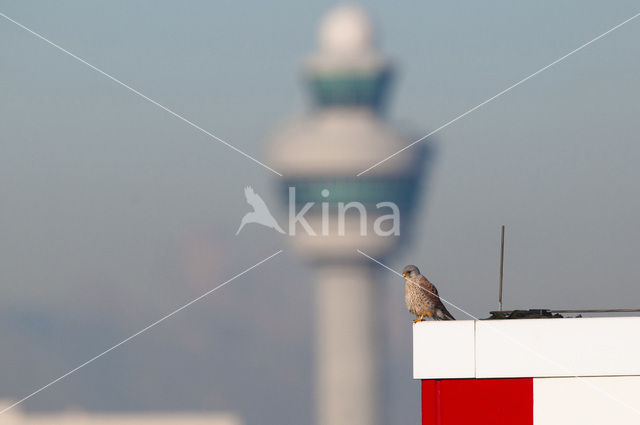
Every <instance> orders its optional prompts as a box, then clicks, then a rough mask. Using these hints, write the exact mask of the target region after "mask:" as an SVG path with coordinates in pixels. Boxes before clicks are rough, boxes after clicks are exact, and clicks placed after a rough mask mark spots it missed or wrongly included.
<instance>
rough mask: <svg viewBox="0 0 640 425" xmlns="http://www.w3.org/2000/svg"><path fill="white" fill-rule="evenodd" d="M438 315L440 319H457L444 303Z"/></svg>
mask: <svg viewBox="0 0 640 425" xmlns="http://www.w3.org/2000/svg"><path fill="white" fill-rule="evenodd" d="M436 317H437V318H438V320H456V319H455V317H453V315H452V314H451V313H449V310H447V308H446V307H445V306H444V305H440V307H439V308H438V311H437V313H436Z"/></svg>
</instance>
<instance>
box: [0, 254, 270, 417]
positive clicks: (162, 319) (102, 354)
mask: <svg viewBox="0 0 640 425" xmlns="http://www.w3.org/2000/svg"><path fill="white" fill-rule="evenodd" d="M281 252H282V250H279V251H278V252H276V253H275V254H271V255H270V256H268V257H267V258H265V259H264V260H261V261H259V262H257V263H256V264H254V265H253V266H251V267H249V268H248V269H245V270H244V271H242V272H240V273H238V274H237V275H235V276H233V277H232V278H231V279H229V280H226V281H225V282H223V283H221V284H220V285H218V286H216V287H215V288H213V289H211V290H209V291H207V292H205V293H204V294H202V295H200V296H199V297H198V298H196V299H193V300H191V301H189V302H188V303H186V304H185V305H183V306H182V307H180V308H177V309H175V310H174V311H172V312H171V313H169V314H167V315H166V316H163V317H162V318H160V319H158V320H156V321H155V322H153V323H152V324H150V325H148V326H146V327H144V328H142V329H140V330H139V331H138V332H136V333H134V334H133V335H131V336H129V337H128V338H125V339H123V340H122V341H120V342H119V343H117V344H116V345H114V346H112V347H111V348H109V349H107V350H105V351H103V352H102V353H100V354H98V355H97V356H94V357H92V358H90V359H89V360H87V361H86V362H84V363H82V364H81V365H80V366H77V367H76V368H74V369H71V370H70V371H69V372H67V373H65V374H64V375H62V376H60V377H59V378H56V379H54V380H53V381H51V382H49V383H48V384H47V385H45V386H43V387H40V388H38V389H37V390H36V391H34V392H32V393H31V394H29V395H28V396H25V397H23V398H21V399H20V400H18V401H16V402H15V403H13V404H11V405H9V406H7V407H5V408H4V409H2V410H0V415H2V414H3V413H4V412H6V411H7V410H9V409H12V408H14V407H16V406H17V405H19V404H20V403H22V402H24V401H26V400H28V399H30V398H31V397H33V396H34V395H36V394H38V393H39V392H40V391H43V390H45V389H47V388H49V387H50V386H52V385H53V384H55V383H56V382H59V381H61V380H62V379H64V378H66V377H67V376H69V375H71V374H72V373H74V372H76V371H77V370H79V369H82V368H83V367H85V366H86V365H88V364H89V363H92V362H93V361H95V360H98V359H99V358H100V357H102V356H104V355H105V354H107V353H109V352H110V351H113V350H115V349H116V348H118V347H120V346H121V345H122V344H124V343H126V342H128V341H130V340H132V339H133V338H135V337H137V336H138V335H140V334H142V333H144V332H146V331H148V330H149V329H151V328H153V327H154V326H156V325H158V324H160V323H162V322H164V321H165V320H167V319H168V318H169V317H171V316H173V315H175V314H176V313H178V312H180V311H182V310H184V309H185V308H187V307H189V306H190V305H191V304H193V303H195V302H198V301H200V300H201V299H202V298H204V297H206V296H207V295H209V294H211V293H212V292H215V291H217V290H218V289H220V288H222V287H223V286H225V285H226V284H228V283H230V282H233V281H234V280H235V279H237V278H239V277H240V276H242V275H243V274H245V273H247V272H249V271H251V270H253V269H255V268H256V267H258V266H259V265H261V264H262V263H264V262H266V261H268V260H270V259H272V258H273V257H275V256H276V255H278V254H280V253H281Z"/></svg>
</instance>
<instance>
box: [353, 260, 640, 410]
mask: <svg viewBox="0 0 640 425" xmlns="http://www.w3.org/2000/svg"><path fill="white" fill-rule="evenodd" d="M356 251H357V252H358V253H360V254H362V255H364V256H365V257H367V258H368V259H369V260H371V261H373V262H374V263H376V264H379V265H381V266H382V267H384V268H385V269H387V270H389V271H390V272H392V273H394V274H396V275H398V276H400V277H401V278H403V279H404V276H402V274H401V273H398V272H397V271H395V270H394V269H392V268H391V267H389V266H387V265H386V264H383V263H381V262H380V261H378V260H376V259H375V258H373V257H371V256H369V255H367V254H365V253H364V252H362V251H360V250H359V249H356ZM409 283H411V284H413V285H416V286H419V285H418V284H417V283H416V282H414V281H413V280H411V279H409ZM420 288H422V289H423V290H425V291H427V292H429V293H430V294H432V295H435V296H438V294H434V293H433V292H431V291H429V290H428V289H425V288H423V287H421V286H420ZM440 300H442V301H444V302H446V303H447V304H449V305H450V306H452V307H454V308H456V309H458V310H460V311H461V312H463V313H464V314H466V315H467V316H469V317H471V318H472V319H473V320H481V319H478V318H477V317H476V316H474V315H473V314H471V313H469V312H467V311H465V310H463V309H461V308H460V307H458V306H457V305H455V304H454V303H452V302H449V301H447V300H445V299H444V298H442V297H440ZM485 323H487V325H489V326H491V328H492V330H493V331H495V332H498V333H499V334H501V335H502V336H504V337H505V338H506V339H508V340H509V341H511V342H512V343H514V344H516V345H519V346H520V347H522V348H524V349H525V350H527V351H529V352H530V353H532V354H534V355H535V356H537V357H539V358H540V359H542V360H544V361H546V362H548V363H551V364H554V365H555V366H558V367H559V368H561V369H563V370H564V371H565V372H567V373H568V374H569V375H571V378H576V379H578V381H580V382H582V383H583V384H585V385H587V386H588V387H590V388H591V389H592V390H595V391H598V392H599V393H601V394H602V395H604V396H606V397H608V398H609V399H611V400H613V401H615V402H616V403H618V404H620V405H621V406H624V407H626V408H628V409H629V410H631V411H632V412H634V413H636V414H637V415H638V416H640V410H638V409H636V408H635V407H634V406H632V405H630V404H628V403H627V402H625V401H622V400H620V399H619V398H617V397H616V396H614V395H613V394H611V393H609V392H608V391H605V390H603V389H602V388H600V387H599V386H598V385H596V384H594V383H592V382H590V381H588V380H586V379H584V378H583V377H581V376H576V375H572V374H571V369H569V368H568V367H567V366H565V365H564V364H562V363H559V362H557V361H555V360H553V359H550V358H548V357H546V356H544V355H542V354H540V353H539V352H538V351H536V350H535V349H533V348H531V347H530V346H528V345H527V344H524V343H523V342H521V341H519V340H517V339H515V338H513V337H512V336H511V335H509V334H507V333H505V332H503V331H500V330H499V329H497V328H496V327H494V326H492V325H491V323H490V321H488V320H485Z"/></svg>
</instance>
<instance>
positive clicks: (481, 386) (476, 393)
mask: <svg viewBox="0 0 640 425" xmlns="http://www.w3.org/2000/svg"><path fill="white" fill-rule="evenodd" d="M507 421H508V422H507ZM492 422H493V423H495V424H499V423H512V424H518V425H533V379H532V378H522V379H520V378H518V379H446V380H423V381H422V424H423V425H474V424H477V425H484V424H489V423H492Z"/></svg>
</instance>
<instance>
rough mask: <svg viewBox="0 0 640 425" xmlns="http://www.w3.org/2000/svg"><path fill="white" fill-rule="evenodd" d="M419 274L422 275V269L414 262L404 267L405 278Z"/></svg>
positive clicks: (413, 277) (411, 277) (412, 277)
mask: <svg viewBox="0 0 640 425" xmlns="http://www.w3.org/2000/svg"><path fill="white" fill-rule="evenodd" d="M419 275H420V270H418V268H417V267H416V266H414V265H412V264H410V265H408V266H406V267H405V268H404V269H402V276H404V278H405V279H415V278H417V277H418V276H419Z"/></svg>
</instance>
